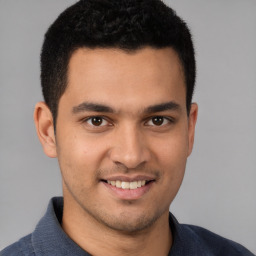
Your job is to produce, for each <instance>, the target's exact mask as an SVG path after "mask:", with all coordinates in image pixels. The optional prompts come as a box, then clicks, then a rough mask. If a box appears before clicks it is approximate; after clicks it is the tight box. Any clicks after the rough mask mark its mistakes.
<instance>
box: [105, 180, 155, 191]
mask: <svg viewBox="0 0 256 256" xmlns="http://www.w3.org/2000/svg"><path fill="white" fill-rule="evenodd" d="M103 182H105V183H107V184H109V185H111V186H113V187H116V188H121V189H138V188H141V187H144V186H146V185H147V184H149V183H150V182H153V180H138V181H131V182H129V181H121V180H103Z"/></svg>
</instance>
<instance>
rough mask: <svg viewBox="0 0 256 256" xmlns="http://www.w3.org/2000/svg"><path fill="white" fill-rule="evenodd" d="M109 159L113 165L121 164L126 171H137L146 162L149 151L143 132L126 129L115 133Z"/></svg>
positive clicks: (131, 128) (130, 128) (134, 128)
mask: <svg viewBox="0 0 256 256" xmlns="http://www.w3.org/2000/svg"><path fill="white" fill-rule="evenodd" d="M112 145H113V146H112V148H111V150H110V158H111V161H113V162H114V163H115V164H119V165H120V164H121V165H123V166H125V167H126V168H127V169H138V168H139V167H140V166H142V165H143V164H145V163H146V162H148V160H149V158H150V150H149V148H148V147H147V145H146V141H145V138H144V136H143V132H141V131H139V129H136V127H126V128H125V129H121V127H120V129H119V130H118V131H116V133H115V135H114V138H113V141H112Z"/></svg>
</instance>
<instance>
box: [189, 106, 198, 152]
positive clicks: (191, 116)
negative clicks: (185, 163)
mask: <svg viewBox="0 0 256 256" xmlns="http://www.w3.org/2000/svg"><path fill="white" fill-rule="evenodd" d="M197 114H198V105H197V104H196V103H192V104H191V109H190V113H189V120H188V156H189V155H190V154H191V152H192V149H193V145H194V137H195V127H196V120H197Z"/></svg>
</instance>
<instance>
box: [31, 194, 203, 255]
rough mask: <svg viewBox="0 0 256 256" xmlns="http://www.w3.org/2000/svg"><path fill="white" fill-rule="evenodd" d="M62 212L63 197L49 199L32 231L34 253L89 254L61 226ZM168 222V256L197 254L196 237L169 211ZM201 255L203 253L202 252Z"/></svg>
mask: <svg viewBox="0 0 256 256" xmlns="http://www.w3.org/2000/svg"><path fill="white" fill-rule="evenodd" d="M62 213H63V198H62V197H54V198H52V199H51V201H50V203H49V205H48V208H47V211H46V214H45V215H44V216H43V218H42V219H41V220H40V222H39V223H38V225H37V226H36V229H35V231H34V232H33V233H32V244H33V247H34V250H35V253H36V255H39V256H44V255H48V254H49V255H55V256H58V255H70V256H72V255H76V256H89V254H88V253H87V252H85V251H84V250H83V249H82V248H81V247H79V246H78V245H77V244H76V243H75V242H74V241H73V240H71V239H70V238H69V237H68V235H67V234H66V233H65V232H64V231H63V229H62V227H61V220H62ZM169 223H170V227H171V230H172V234H173V245H172V248H171V250H170V253H169V256H174V255H175V256H189V255H201V254H198V251H197V248H198V246H197V244H198V241H197V240H196V237H195V236H194V235H193V234H191V233H190V232H188V230H187V229H186V228H185V227H184V226H183V225H181V224H179V222H178V221H177V219H176V218H175V217H174V216H173V215H172V214H171V213H170V215H169ZM202 255H203V254H202Z"/></svg>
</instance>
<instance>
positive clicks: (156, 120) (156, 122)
mask: <svg viewBox="0 0 256 256" xmlns="http://www.w3.org/2000/svg"><path fill="white" fill-rule="evenodd" d="M152 123H153V124H154V125H156V126H160V125H162V124H163V123H164V118H163V117H162V116H155V117H153V118H152Z"/></svg>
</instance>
